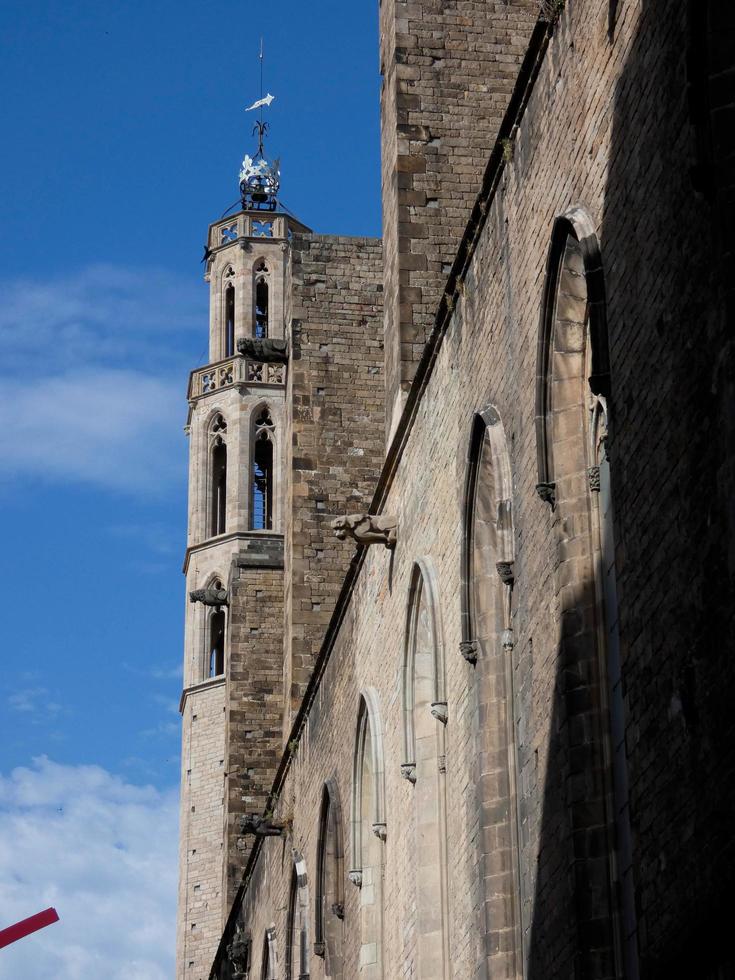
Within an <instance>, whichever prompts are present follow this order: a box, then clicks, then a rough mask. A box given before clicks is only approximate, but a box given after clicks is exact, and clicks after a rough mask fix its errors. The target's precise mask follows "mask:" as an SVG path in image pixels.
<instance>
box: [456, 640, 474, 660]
mask: <svg viewBox="0 0 735 980" xmlns="http://www.w3.org/2000/svg"><path fill="white" fill-rule="evenodd" d="M459 652H460V653H461V654H462V656H463V657H464V658H465V660H466V661H467V663H468V664H476V663H477V654H478V653H479V647H478V645H477V640H462V642H461V643H460V644H459Z"/></svg>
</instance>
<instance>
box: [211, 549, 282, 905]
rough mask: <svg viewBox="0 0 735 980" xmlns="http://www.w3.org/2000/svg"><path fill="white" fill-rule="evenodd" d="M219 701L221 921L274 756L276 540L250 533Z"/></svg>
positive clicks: (277, 749)
mask: <svg viewBox="0 0 735 980" xmlns="http://www.w3.org/2000/svg"><path fill="white" fill-rule="evenodd" d="M229 597H230V606H229V618H230V621H229V637H228V640H229V642H228V653H229V662H228V665H227V690H226V703H225V717H224V722H225V744H226V747H227V748H226V755H225V815H224V832H225V860H224V869H223V871H224V876H225V882H224V887H223V895H224V897H225V900H224V902H223V906H222V912H223V917H224V918H225V919H226V917H227V915H228V913H229V910H230V907H231V905H232V900H233V897H234V894H235V892H236V890H237V887H238V885H239V884H240V879H241V877H242V871H243V868H244V867H245V863H246V861H247V858H248V853H249V850H248V841H247V839H244V838H242V836H241V834H240V819H239V818H240V817H241V816H242V815H243V814H245V813H262V811H263V809H264V807H265V802H266V799H267V797H268V792H269V790H270V787H271V784H272V783H273V777H274V776H275V773H276V768H277V766H278V761H279V758H280V754H281V715H282V710H283V703H282V689H283V539H282V538H281V537H280V535H261V536H256V535H253V537H252V539H251V540H250V541H249V542H248V543H247V547H243V548H242V549H241V551H240V552H239V554H238V555H237V557H236V558H235V560H234V561H233V563H232V569H231V573H230V582H229Z"/></svg>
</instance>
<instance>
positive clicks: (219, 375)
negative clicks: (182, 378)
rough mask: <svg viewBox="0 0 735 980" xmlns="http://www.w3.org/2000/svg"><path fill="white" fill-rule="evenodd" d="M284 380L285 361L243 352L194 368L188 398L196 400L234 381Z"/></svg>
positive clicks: (236, 382) (257, 382) (234, 383)
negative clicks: (252, 356) (268, 360)
mask: <svg viewBox="0 0 735 980" xmlns="http://www.w3.org/2000/svg"><path fill="white" fill-rule="evenodd" d="M285 382H286V366H285V364H282V363H265V362H264V361H256V360H250V359H249V358H247V357H241V356H238V357H232V358H228V359H227V360H225V361H217V362H216V363H214V364H208V365H207V366H206V367H203V368H199V370H197V371H192V373H191V376H190V378H189V401H190V402H194V401H196V399H197V398H202V397H204V396H205V395H210V394H212V392H214V391H219V390H220V389H222V388H231V387H232V386H234V385H238V386H240V385H245V386H247V385H258V384H268V385H283V384H285Z"/></svg>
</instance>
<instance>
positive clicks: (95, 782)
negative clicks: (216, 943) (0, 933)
mask: <svg viewBox="0 0 735 980" xmlns="http://www.w3.org/2000/svg"><path fill="white" fill-rule="evenodd" d="M177 819H178V804H177V798H176V794H175V793H174V792H173V791H171V792H167V793H161V792H159V791H157V790H156V789H154V788H153V787H151V786H135V785H133V784H131V783H128V782H126V781H125V780H123V779H121V778H119V777H117V776H114V775H112V774H110V773H109V772H107V771H106V770H104V769H102V768H100V767H98V766H69V765H59V764H57V763H54V762H51V761H49V760H48V759H47V758H46V757H41V758H38V759H35V760H34V762H33V765H32V767H30V768H19V769H15V770H14V771H13V772H12V773H11V774H10V776H8V777H3V776H0V921H1V922H2V923H3V924H6V925H9V924H11V923H13V922H16V921H18V920H20V919H23V918H25V917H26V916H28V915H32V914H33V913H34V912H38V911H40V910H41V909H44V908H47V907H48V906H50V905H52V906H54V907H55V908H56V910H57V912H58V913H59V916H60V919H61V921H60V922H58V923H56V924H55V925H52V926H49V927H48V928H46V929H44V930H42V931H40V932H38V933H36V934H35V935H34V936H30V937H28V938H26V939H22V940H20V941H19V942H17V943H14V944H13V945H12V946H9V947H7V948H6V949H4V950H3V951H2V955H0V980H21V978H28V980H30V978H33V980H99V978H100V977H106V978H108V980H170V977H171V976H172V975H173V958H174V944H175V908H176V873H177V853H176V852H177V846H176V840H177Z"/></svg>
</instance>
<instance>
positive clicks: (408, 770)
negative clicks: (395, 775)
mask: <svg viewBox="0 0 735 980" xmlns="http://www.w3.org/2000/svg"><path fill="white" fill-rule="evenodd" d="M401 775H402V776H403V778H404V779H407V780H408V781H409V783H415V782H416V763H415V762H403V763H401Z"/></svg>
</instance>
